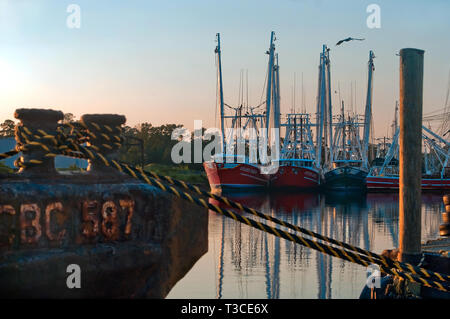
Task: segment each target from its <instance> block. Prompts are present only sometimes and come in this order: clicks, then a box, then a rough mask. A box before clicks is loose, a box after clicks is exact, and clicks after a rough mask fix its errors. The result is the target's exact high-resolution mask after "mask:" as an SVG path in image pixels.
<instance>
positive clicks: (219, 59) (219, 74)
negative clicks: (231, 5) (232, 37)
mask: <svg viewBox="0 0 450 319" xmlns="http://www.w3.org/2000/svg"><path fill="white" fill-rule="evenodd" d="M216 37H217V46H216V50H215V52H216V55H217V81H218V85H219V102H220V131H221V132H222V148H223V150H225V125H224V115H225V114H224V101H223V82H222V57H221V51H220V33H217V34H216Z"/></svg>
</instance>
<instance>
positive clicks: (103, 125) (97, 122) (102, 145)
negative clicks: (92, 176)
mask: <svg viewBox="0 0 450 319" xmlns="http://www.w3.org/2000/svg"><path fill="white" fill-rule="evenodd" d="M80 121H81V122H82V123H84V125H85V126H86V127H87V129H88V131H90V133H91V134H89V143H88V144H89V145H93V146H95V147H97V148H98V149H99V153H100V154H102V155H104V156H105V157H106V158H107V159H109V160H118V157H119V145H120V144H121V143H122V138H121V137H120V135H121V129H120V126H121V125H122V124H125V122H126V118H125V116H123V115H118V114H84V115H83V116H81V118H80ZM88 162H89V166H88V171H90V172H91V173H102V174H103V173H114V174H118V173H119V172H118V171H117V170H116V169H115V168H113V167H107V166H105V164H104V163H103V162H102V161H101V160H89V161H88Z"/></svg>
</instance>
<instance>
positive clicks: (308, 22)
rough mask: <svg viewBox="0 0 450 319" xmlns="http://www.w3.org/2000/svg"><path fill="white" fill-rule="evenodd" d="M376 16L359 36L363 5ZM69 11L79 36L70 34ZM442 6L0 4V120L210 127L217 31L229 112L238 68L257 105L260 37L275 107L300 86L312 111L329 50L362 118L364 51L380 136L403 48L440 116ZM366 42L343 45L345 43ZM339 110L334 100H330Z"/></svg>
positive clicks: (445, 77)
mask: <svg viewBox="0 0 450 319" xmlns="http://www.w3.org/2000/svg"><path fill="white" fill-rule="evenodd" d="M373 3H374V4H377V5H378V6H379V7H380V18H381V19H380V22H381V27H380V28H372V29H371V28H368V26H367V23H366V20H367V17H368V16H369V15H370V13H367V12H366V9H367V6H368V5H370V4H373ZM70 4H77V5H78V6H79V8H80V17H81V20H80V21H81V24H80V28H69V27H68V26H67V23H66V22H67V18H68V17H69V15H70V14H71V13H68V12H67V7H68V6H69V5H70ZM449 12H450V2H449V1H446V0H430V1H419V0H396V1H392V0H371V1H362V0H340V1H338V0H280V1H273V0H272V1H268V0H240V1H237V0H227V1H223V0H184V1H169V0H168V1H152V0H146V1H143V0H142V1H141V0H133V1H124V0H95V1H93V0H70V1H64V0H0V121H3V120H5V119H7V118H9V119H12V118H13V113H14V110H15V109H16V108H19V107H39V108H53V109H57V110H62V111H63V112H70V113H73V114H74V115H75V116H76V118H79V117H80V116H81V115H82V114H85V113H119V114H124V115H125V116H126V117H127V124H128V125H131V126H134V125H136V124H138V123H142V122H150V123H152V124H153V125H161V124H165V123H176V124H183V125H185V126H186V127H188V128H191V129H192V128H193V126H194V120H202V121H203V126H204V127H215V126H218V121H216V119H215V108H216V65H215V55H214V48H215V46H216V42H215V35H216V33H217V32H220V34H221V45H222V67H223V80H224V95H225V102H226V103H227V104H230V105H236V104H237V103H238V92H239V78H240V72H241V70H242V69H245V70H248V81H249V102H250V104H251V105H257V104H259V102H260V101H261V94H262V92H263V85H264V80H265V75H266V70H267V62H268V55H266V54H265V51H266V50H267V49H268V48H269V40H270V32H271V31H275V33H276V37H277V41H276V42H275V44H276V51H277V52H278V54H279V64H280V85H281V110H282V112H287V111H289V110H290V108H291V106H292V88H293V78H294V73H295V74H296V79H297V80H296V83H297V86H296V101H297V109H299V108H300V104H301V103H300V102H301V96H302V88H301V77H302V74H303V79H304V80H303V82H304V84H303V88H304V93H303V94H304V96H305V101H306V103H305V104H306V109H307V111H308V112H315V99H316V93H317V67H318V64H319V54H320V52H321V49H322V45H323V44H327V45H328V46H329V47H330V48H331V51H330V58H331V77H332V89H333V91H337V90H338V88H340V92H341V97H342V98H343V99H344V100H345V101H346V104H347V105H348V106H349V105H350V104H351V103H350V89H351V88H350V83H354V85H356V103H355V104H356V105H355V106H354V107H355V108H356V110H358V111H359V112H363V109H364V104H365V94H366V86H367V61H368V55H369V50H373V51H374V53H375V56H376V58H375V62H374V63H375V73H374V86H373V95H374V98H373V116H374V123H375V132H374V133H375V135H376V136H383V135H386V134H387V132H388V128H389V126H390V124H391V122H392V120H393V117H394V108H395V101H396V100H397V99H398V92H399V88H398V83H399V57H398V56H396V53H398V51H399V50H400V49H401V48H407V47H412V48H419V49H423V50H425V71H424V113H428V112H431V111H434V110H438V109H442V108H443V107H444V104H445V96H446V93H447V89H448V83H449V71H450V59H449V56H450V41H449V39H450V38H449V36H448V33H449V31H450V19H448V13H449ZM350 36H351V37H356V38H364V39H365V40H364V41H353V42H348V43H345V44H343V45H341V46H335V43H336V42H337V41H338V40H340V39H343V38H346V37H350ZM333 104H334V105H335V108H334V112H338V109H339V108H338V93H336V94H334V96H333Z"/></svg>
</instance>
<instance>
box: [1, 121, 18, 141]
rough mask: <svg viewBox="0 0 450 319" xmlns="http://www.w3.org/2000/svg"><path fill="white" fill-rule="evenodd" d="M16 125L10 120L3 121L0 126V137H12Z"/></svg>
mask: <svg viewBox="0 0 450 319" xmlns="http://www.w3.org/2000/svg"><path fill="white" fill-rule="evenodd" d="M15 126H16V124H15V123H14V121H12V120H5V121H4V122H3V123H2V124H0V137H13V136H14V127H15Z"/></svg>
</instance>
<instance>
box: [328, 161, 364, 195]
mask: <svg viewBox="0 0 450 319" xmlns="http://www.w3.org/2000/svg"><path fill="white" fill-rule="evenodd" d="M366 177H367V172H366V171H364V170H362V169H360V168H358V167H351V166H344V167H338V168H335V169H333V170H331V171H329V172H327V173H325V183H324V187H325V189H327V190H338V191H358V190H359V191H361V190H365V188H366Z"/></svg>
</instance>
